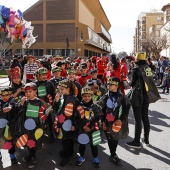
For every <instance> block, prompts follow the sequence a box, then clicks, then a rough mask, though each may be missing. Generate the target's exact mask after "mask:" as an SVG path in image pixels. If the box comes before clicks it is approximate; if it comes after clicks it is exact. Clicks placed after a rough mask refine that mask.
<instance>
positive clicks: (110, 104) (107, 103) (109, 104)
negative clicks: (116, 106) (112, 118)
mask: <svg viewBox="0 0 170 170" xmlns="http://www.w3.org/2000/svg"><path fill="white" fill-rule="evenodd" d="M106 105H107V107H108V108H110V109H113V101H112V100H111V99H108V100H107V102H106Z"/></svg>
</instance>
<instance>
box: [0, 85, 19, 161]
mask: <svg viewBox="0 0 170 170" xmlns="http://www.w3.org/2000/svg"><path fill="white" fill-rule="evenodd" d="M16 113H17V112H16V103H15V102H14V98H13V97H12V88H11V87H9V86H6V87H3V88H2V89H1V92H0V122H1V121H3V120H4V119H5V120H6V121H8V124H6V125H5V126H4V127H2V124H1V127H0V138H1V140H3V141H4V145H5V144H6V143H8V144H9V143H10V145H11V148H8V149H9V154H10V158H11V162H12V164H17V163H18V160H17V158H16V155H15V143H14V141H15V139H13V138H12V137H10V135H9V134H10V133H11V131H8V132H7V134H6V133H5V129H8V128H9V129H10V124H11V122H12V121H13V120H14V118H15V116H16ZM1 123H3V122H1ZM11 135H12V134H11ZM4 136H5V138H4Z"/></svg>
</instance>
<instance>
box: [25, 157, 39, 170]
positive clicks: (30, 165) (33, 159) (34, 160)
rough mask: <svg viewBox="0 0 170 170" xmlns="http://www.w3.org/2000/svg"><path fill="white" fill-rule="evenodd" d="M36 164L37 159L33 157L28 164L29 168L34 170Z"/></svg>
mask: <svg viewBox="0 0 170 170" xmlns="http://www.w3.org/2000/svg"><path fill="white" fill-rule="evenodd" d="M36 163H37V159H36V158H33V157H32V158H31V160H30V161H29V162H28V166H27V167H28V168H29V169H32V168H34V166H35V164H36Z"/></svg>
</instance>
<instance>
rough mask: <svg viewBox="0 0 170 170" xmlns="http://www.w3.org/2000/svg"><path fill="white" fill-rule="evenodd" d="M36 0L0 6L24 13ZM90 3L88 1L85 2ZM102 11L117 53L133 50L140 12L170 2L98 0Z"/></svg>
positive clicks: (2, 0) (7, 0) (4, 0)
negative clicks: (109, 25)
mask: <svg viewBox="0 0 170 170" xmlns="http://www.w3.org/2000/svg"><path fill="white" fill-rule="evenodd" d="M37 1H38V0H0V5H4V6H7V7H12V8H14V9H16V10H17V9H20V10H21V11H25V10H26V9H27V8H29V7H30V6H31V5H33V4H34V3H35V2H37ZM87 1H89V2H90V0H87ZM100 2H101V4H102V6H103V9H104V10H105V13H106V15H107V17H108V19H109V21H110V23H111V25H112V27H111V29H110V30H109V32H110V34H111V36H112V40H113V43H112V49H113V50H114V51H115V52H116V53H118V52H119V51H126V52H127V53H130V52H131V51H132V50H133V35H134V33H135V27H136V21H137V18H138V16H139V14H140V12H149V11H150V10H152V9H161V8H162V7H163V6H164V5H166V4H168V3H170V0H128V1H127V0H100Z"/></svg>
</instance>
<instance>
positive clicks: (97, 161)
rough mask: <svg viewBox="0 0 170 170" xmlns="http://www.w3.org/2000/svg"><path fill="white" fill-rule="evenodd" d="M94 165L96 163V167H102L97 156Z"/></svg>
mask: <svg viewBox="0 0 170 170" xmlns="http://www.w3.org/2000/svg"><path fill="white" fill-rule="evenodd" d="M93 165H94V167H95V168H99V167H100V162H99V159H98V158H97V157H96V158H94V159H93Z"/></svg>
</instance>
